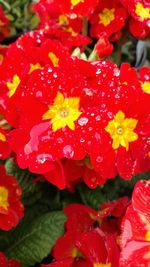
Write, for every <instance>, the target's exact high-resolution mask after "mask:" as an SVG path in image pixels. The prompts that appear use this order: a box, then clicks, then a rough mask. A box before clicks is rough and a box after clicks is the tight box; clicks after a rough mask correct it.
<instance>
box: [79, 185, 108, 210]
mask: <svg viewBox="0 0 150 267" xmlns="http://www.w3.org/2000/svg"><path fill="white" fill-rule="evenodd" d="M78 190H79V192H80V197H81V199H82V202H83V203H84V204H85V205H88V206H91V207H92V208H93V209H96V210H98V209H99V207H100V205H101V204H102V203H103V202H105V201H106V198H105V195H104V193H103V191H102V187H100V186H99V187H97V188H96V189H89V188H88V187H87V186H85V185H82V186H81V187H79V188H78Z"/></svg>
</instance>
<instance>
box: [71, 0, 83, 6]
mask: <svg viewBox="0 0 150 267" xmlns="http://www.w3.org/2000/svg"><path fill="white" fill-rule="evenodd" d="M80 3H84V0H71V4H72V6H77V5H78V4H80Z"/></svg>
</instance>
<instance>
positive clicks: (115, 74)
mask: <svg viewBox="0 0 150 267" xmlns="http://www.w3.org/2000/svg"><path fill="white" fill-rule="evenodd" d="M119 75H120V70H119V69H118V68H115V69H114V76H116V77H118V76H119Z"/></svg>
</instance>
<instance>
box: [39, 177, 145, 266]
mask: <svg viewBox="0 0 150 267" xmlns="http://www.w3.org/2000/svg"><path fill="white" fill-rule="evenodd" d="M149 198H150V181H149V180H148V181H144V180H141V181H139V182H138V183H137V184H136V186H135V189H134V191H133V195H132V200H131V201H129V200H128V198H126V197H123V198H120V199H118V200H117V201H113V202H106V203H103V204H102V206H101V207H100V209H99V210H98V211H95V210H93V209H91V208H89V207H88V206H84V205H81V204H72V205H69V206H66V207H65V209H64V212H65V214H66V216H67V222H66V225H65V230H66V231H65V234H64V236H62V237H60V238H59V239H58V240H57V242H56V244H55V246H54V248H53V252H52V254H53V257H54V260H53V262H52V263H51V264H48V265H44V264H43V265H41V267H51V266H54V267H59V266H62V267H66V266H67V267H87V266H88V267H93V266H94V267H99V266H100V267H126V266H129V267H133V266H137V267H138V266H139V267H141V266H144V267H148V266H149V261H150V256H149V241H150V230H149Z"/></svg>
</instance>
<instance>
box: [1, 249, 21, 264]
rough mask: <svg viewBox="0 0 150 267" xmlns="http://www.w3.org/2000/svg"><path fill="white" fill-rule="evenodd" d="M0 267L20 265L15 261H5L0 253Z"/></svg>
mask: <svg viewBox="0 0 150 267" xmlns="http://www.w3.org/2000/svg"><path fill="white" fill-rule="evenodd" d="M0 267H22V265H21V264H20V263H19V262H18V261H17V260H14V259H11V260H7V259H6V257H5V255H4V254H3V252H0Z"/></svg>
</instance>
